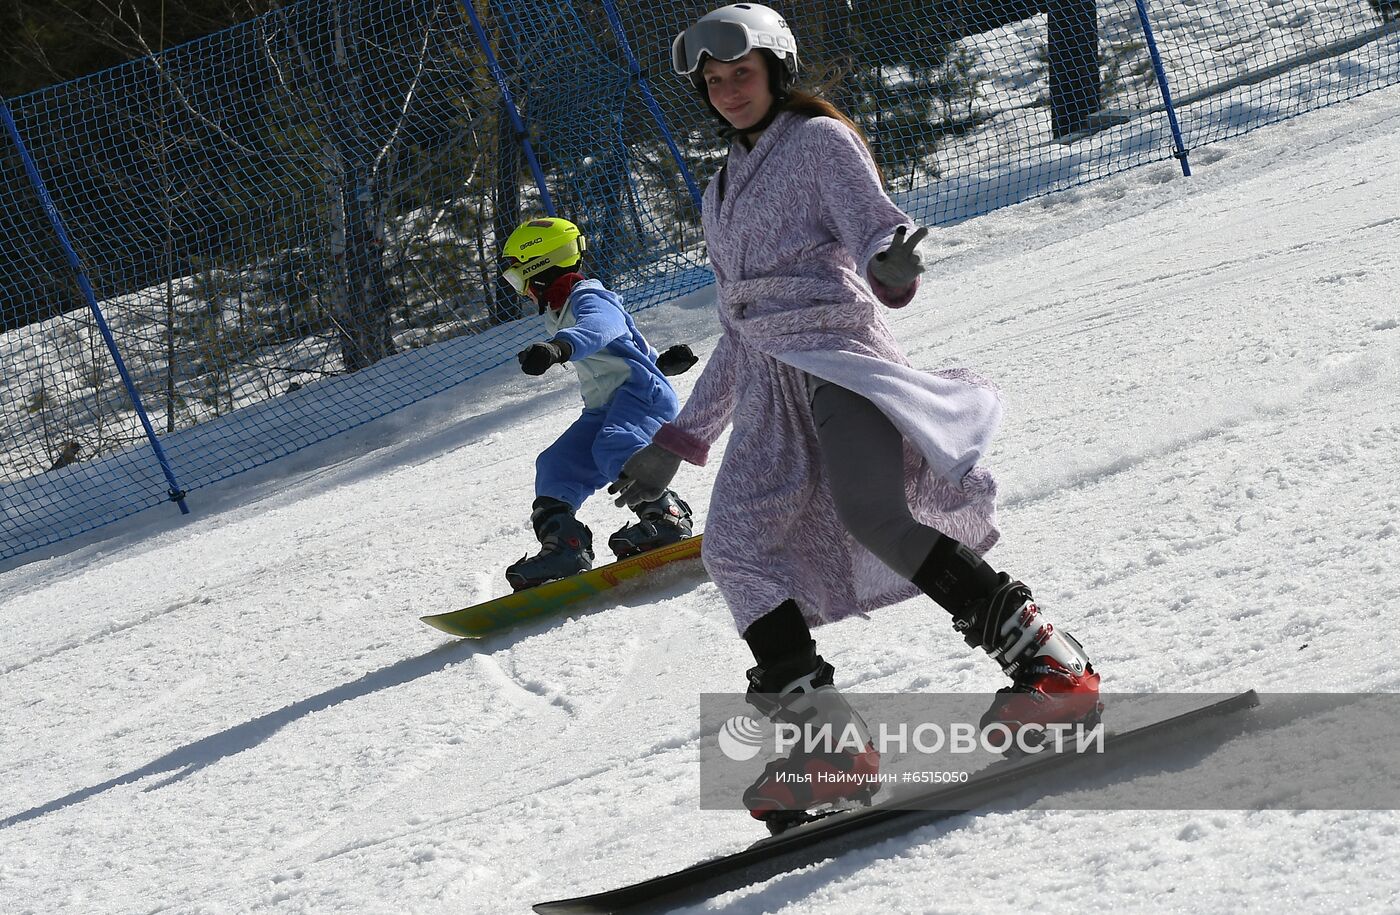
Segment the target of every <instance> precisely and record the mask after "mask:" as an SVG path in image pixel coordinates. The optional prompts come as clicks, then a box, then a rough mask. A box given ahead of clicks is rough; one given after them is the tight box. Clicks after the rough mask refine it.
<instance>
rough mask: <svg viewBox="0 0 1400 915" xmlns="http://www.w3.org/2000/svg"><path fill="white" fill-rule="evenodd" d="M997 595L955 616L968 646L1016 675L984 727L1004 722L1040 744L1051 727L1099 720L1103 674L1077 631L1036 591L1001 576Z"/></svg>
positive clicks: (1001, 692) (1088, 724)
mask: <svg viewBox="0 0 1400 915" xmlns="http://www.w3.org/2000/svg"><path fill="white" fill-rule="evenodd" d="M997 578H998V587H997V589H996V591H995V592H994V593H993V594H992V596H991V597H990V598H989V599H988V600H986V601H983V602H981V603H979V604H976V605H974V606H973V607H971V608H969V611H968V612H967V613H965V614H963V615H961V616H958V617H955V618H954V621H953V628H954V629H957V630H958V631H959V632H961V633H962V635H963V638H964V639H966V640H967V643H968V644H969V645H973V646H975V647H980V648H982V649H983V650H985V651H986V652H987V653H988V654H989V655H991V656H992V658H993V660H995V661H996V662H997V663H998V664H1000V665H1001V669H1002V670H1003V671H1005V672H1006V674H1007V676H1009V677H1011V685H1010V686H1007V687H1003V688H1001V689H999V690H997V698H996V701H994V702H993V703H992V707H991V708H990V709H988V710H987V712H986V714H984V715H983V716H982V721H981V726H982V727H983V728H987V727H989V726H992V725H998V724H999V725H1004V726H1005V727H1006V728H1007V729H1008V731H1009V732H1010V734H1011V735H1012V736H1013V737H1016V738H1018V739H1020V738H1021V732H1022V731H1023V730H1026V731H1027V733H1026V734H1025V735H1024V738H1023V742H1024V744H1025V745H1028V746H1035V745H1038V744H1039V743H1041V742H1042V741H1043V739H1044V736H1045V735H1044V732H1045V729H1046V728H1047V727H1050V726H1055V725H1075V724H1082V725H1084V726H1086V727H1092V726H1093V725H1096V724H1098V722H1099V717H1100V713H1101V712H1102V711H1103V704H1102V703H1101V702H1099V675H1098V674H1097V673H1095V671H1094V668H1093V665H1091V664H1090V663H1089V658H1088V656H1087V655H1086V654H1085V653H1084V648H1083V647H1082V646H1081V645H1080V644H1079V642H1078V640H1076V639H1075V638H1074V636H1072V635H1070V634H1069V633H1067V632H1064V631H1061V630H1057V629H1056V628H1055V626H1054V624H1052V623H1051V622H1050V621H1049V620H1047V619H1046V618H1045V614H1044V613H1042V612H1041V610H1040V608H1039V607H1038V606H1036V603H1035V600H1034V598H1032V597H1031V590H1030V588H1027V587H1026V586H1025V585H1024V584H1022V583H1021V582H1019V581H1012V580H1011V576H1009V575H1007V574H1006V573H1005V572H1003V573H1001V574H1000V575H998V576H997Z"/></svg>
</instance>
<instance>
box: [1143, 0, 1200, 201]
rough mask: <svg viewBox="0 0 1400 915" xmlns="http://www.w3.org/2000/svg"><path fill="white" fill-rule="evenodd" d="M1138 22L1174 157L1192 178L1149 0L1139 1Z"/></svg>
mask: <svg viewBox="0 0 1400 915" xmlns="http://www.w3.org/2000/svg"><path fill="white" fill-rule="evenodd" d="M1137 11H1138V21H1139V22H1141V23H1142V34H1143V37H1144V38H1146V39H1147V51H1148V53H1149V54H1151V55H1152V69H1153V71H1154V72H1155V73H1156V74H1157V88H1158V89H1159V90H1161V93H1162V104H1163V106H1165V107H1166V109H1167V120H1168V121H1169V122H1171V125H1172V141H1173V142H1174V143H1175V144H1176V151H1175V152H1173V153H1172V155H1173V156H1174V157H1175V158H1176V159H1177V160H1178V161H1179V162H1181V173H1182V174H1183V175H1185V176H1186V177H1187V178H1189V177H1191V162H1190V160H1189V159H1188V158H1187V156H1188V152H1187V149H1186V142H1185V141H1184V140H1183V139H1182V136H1181V122H1180V121H1178V120H1177V117H1176V106H1175V105H1173V104H1172V90H1171V86H1170V85H1169V84H1168V83H1167V71H1166V68H1165V67H1163V66H1162V55H1161V52H1159V51H1158V50H1157V39H1156V37H1155V36H1154V35H1153V34H1152V20H1151V18H1150V17H1149V16H1148V15H1147V0H1137Z"/></svg>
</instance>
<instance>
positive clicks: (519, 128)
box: [458, 0, 555, 216]
mask: <svg viewBox="0 0 1400 915" xmlns="http://www.w3.org/2000/svg"><path fill="white" fill-rule="evenodd" d="M458 5H459V6H461V7H462V11H463V12H465V13H466V14H467V18H468V19H469V20H471V24H472V30H473V31H474V32H476V40H477V42H478V43H479V44H480V45H481V50H482V53H484V54H485V55H486V65H487V66H488V67H489V68H490V69H491V76H492V77H494V78H495V80H496V85H497V86H499V87H500V89H501V100H502V101H503V102H504V103H505V107H506V111H507V112H508V113H509V114H510V123H511V128H512V129H513V130H514V131H515V136H516V138H517V139H518V140H520V146H521V148H522V149H523V150H524V152H525V161H527V162H529V163H530V171H531V172H533V173H534V175H535V185H536V186H537V187H538V188H539V189H540V202H541V203H543V204H544V211H545V214H546V215H548V216H553V215H555V213H554V201H553V200H552V199H551V198H550V196H549V188H547V187H545V183H544V170H543V169H542V168H540V162H539V160H538V159H537V158H535V148H534V147H533V146H531V145H530V134H529V132H528V131H527V130H526V129H525V122H524V121H523V120H522V119H521V117H520V111H519V110H518V109H517V108H516V107H515V99H514V97H512V96H511V94H510V87H508V86H507V85H506V75H505V72H504V71H503V70H501V65H500V64H499V63H498V62H497V61H496V55H495V54H494V53H493V52H492V51H491V43H490V42H489V41H488V40H487V38H486V30H485V29H484V28H482V27H481V20H480V19H478V18H477V15H476V10H475V9H473V8H472V5H471V0H460V2H459V3H458Z"/></svg>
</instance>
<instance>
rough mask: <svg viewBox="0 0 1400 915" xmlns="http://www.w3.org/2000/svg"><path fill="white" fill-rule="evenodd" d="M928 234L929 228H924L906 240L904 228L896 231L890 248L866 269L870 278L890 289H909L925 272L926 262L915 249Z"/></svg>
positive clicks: (871, 260) (877, 256)
mask: <svg viewBox="0 0 1400 915" xmlns="http://www.w3.org/2000/svg"><path fill="white" fill-rule="evenodd" d="M927 234H928V226H924V227H923V228H921V229H919V230H918V231H917V232H915V233H914V234H913V235H910V236H909V238H908V239H905V237H904V226H900V227H899V228H898V229H895V230H894V239H893V240H892V241H891V242H890V246H889V247H888V248H886V249H885V250H884V251H881V252H880V253H879V254H877V255H875V256H874V257H872V258H871V259H870V266H869V267H867V268H866V269H867V270H869V271H870V276H871V277H872V278H874V279H876V280H878V281H879V282H880V283H881V284H882V285H884V286H885V287H887V288H889V289H895V290H898V289H907V288H908V287H909V284H910V283H912V282H914V281H915V280H916V279H918V278H919V274H921V273H923V272H924V262H923V260H922V259H921V258H920V257H919V252H918V251H915V250H914V249H915V248H916V247H918V244H919V242H921V241H923V240H924V236H925V235H927Z"/></svg>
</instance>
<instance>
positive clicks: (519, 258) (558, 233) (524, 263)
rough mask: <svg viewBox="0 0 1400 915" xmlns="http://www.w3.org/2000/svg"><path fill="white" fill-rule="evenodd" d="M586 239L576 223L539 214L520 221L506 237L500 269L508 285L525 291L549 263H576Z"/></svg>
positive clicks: (565, 265)
mask: <svg viewBox="0 0 1400 915" xmlns="http://www.w3.org/2000/svg"><path fill="white" fill-rule="evenodd" d="M587 247H588V245H587V243H586V242H585V241H584V238H583V234H582V233H581V232H579V230H578V226H576V225H574V224H573V223H571V222H569V221H568V220H567V219H559V218H557V217H554V216H542V217H540V218H538V219H531V220H529V221H528V222H524V223H521V224H520V226H519V227H517V228H516V230H515V231H514V232H512V233H510V237H509V238H507V239H506V243H505V247H504V248H503V249H502V250H501V256H502V257H503V258H505V261H506V264H505V267H504V269H502V271H501V275H502V276H504V277H505V279H506V282H508V283H510V287H511V288H512V289H514V290H515V291H516V292H518V293H520V294H521V295H526V294H527V292H526V290H527V289H528V288H529V286H530V281H531V280H532V279H534V278H535V277H536V276H538V275H539V274H541V273H543V272H544V271H546V270H548V269H549V268H550V267H573V266H577V264H578V262H579V260H580V259H581V257H582V255H583V252H584V251H585V250H587Z"/></svg>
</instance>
